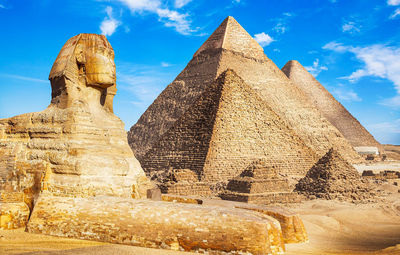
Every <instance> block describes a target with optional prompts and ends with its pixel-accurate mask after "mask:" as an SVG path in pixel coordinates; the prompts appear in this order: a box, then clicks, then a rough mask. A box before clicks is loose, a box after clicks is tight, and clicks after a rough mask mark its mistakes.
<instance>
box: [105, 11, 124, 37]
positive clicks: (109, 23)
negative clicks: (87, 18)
mask: <svg viewBox="0 0 400 255" xmlns="http://www.w3.org/2000/svg"><path fill="white" fill-rule="evenodd" d="M106 13H107V17H106V18H105V19H104V20H103V22H101V24H100V30H101V33H102V34H103V35H105V36H111V35H112V34H114V32H115V30H116V29H117V27H118V26H119V25H120V24H121V22H119V21H118V20H116V19H114V18H113V16H112V7H110V6H107V8H106Z"/></svg>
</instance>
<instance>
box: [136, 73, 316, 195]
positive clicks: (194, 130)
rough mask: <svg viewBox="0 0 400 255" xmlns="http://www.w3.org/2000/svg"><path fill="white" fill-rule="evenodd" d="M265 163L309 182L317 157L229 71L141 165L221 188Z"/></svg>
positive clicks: (151, 171) (211, 85) (163, 136)
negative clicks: (185, 174) (183, 172)
mask: <svg viewBox="0 0 400 255" xmlns="http://www.w3.org/2000/svg"><path fill="white" fill-rule="evenodd" d="M259 159H266V160H268V161H270V162H275V164H276V165H277V166H279V167H280V168H281V169H282V171H281V173H280V174H283V175H285V176H288V175H293V176H304V175H305V174H306V172H307V171H308V169H310V167H311V166H312V165H313V164H314V162H315V161H316V160H317V157H316V155H315V153H314V152H313V151H312V150H311V149H310V148H309V147H307V146H306V145H305V144H304V142H303V141H302V140H301V139H300V137H299V136H298V135H297V134H296V133H295V132H294V131H293V130H292V129H291V128H290V127H289V125H288V123H286V122H285V121H283V120H282V119H281V118H280V117H279V116H278V115H277V114H276V113H275V112H274V111H273V110H272V109H271V108H270V107H269V106H268V105H267V104H266V102H265V101H264V100H262V99H261V97H260V96H259V95H258V93H257V92H256V91H255V90H253V89H252V88H251V87H250V86H249V85H247V84H245V82H244V81H243V80H242V79H241V78H240V77H239V76H238V75H237V74H236V73H235V72H234V71H232V70H231V69H228V70H227V71H225V72H224V73H222V74H221V75H220V76H219V78H218V79H217V80H216V81H215V82H214V83H212V84H210V85H209V86H208V87H207V89H206V90H205V91H204V92H203V93H202V94H201V96H200V97H199V98H198V99H197V100H196V102H195V103H194V104H193V105H192V106H191V107H189V109H188V110H187V111H186V112H185V113H184V114H183V115H182V116H181V117H180V118H179V119H178V120H177V121H176V122H175V123H174V125H173V126H172V127H171V128H170V129H169V130H168V131H167V132H165V133H164V134H163V135H162V137H161V138H160V139H159V140H158V141H157V142H156V143H155V144H154V145H153V147H152V148H151V149H150V150H149V151H148V152H147V153H146V154H145V156H144V157H143V158H142V160H141V164H142V167H143V168H144V169H145V171H147V172H148V173H153V174H154V173H155V172H157V171H168V170H169V169H170V168H172V169H190V170H192V171H193V172H195V173H196V174H197V176H198V180H201V181H205V182H208V183H217V182H224V181H228V180H229V179H230V178H232V177H236V176H238V175H239V174H241V173H242V172H243V171H244V170H245V169H246V168H247V167H248V166H249V165H250V164H251V163H252V162H254V161H258V160H259ZM193 193H195V192H193Z"/></svg>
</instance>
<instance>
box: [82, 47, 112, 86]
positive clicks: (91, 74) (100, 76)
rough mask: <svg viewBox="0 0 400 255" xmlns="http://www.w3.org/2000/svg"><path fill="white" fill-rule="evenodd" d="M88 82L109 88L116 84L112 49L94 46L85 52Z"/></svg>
mask: <svg viewBox="0 0 400 255" xmlns="http://www.w3.org/2000/svg"><path fill="white" fill-rule="evenodd" d="M84 54H85V73H86V84H87V85H90V86H97V87H101V88H108V87H110V86H112V85H114V84H115V80H116V76H115V63H114V52H113V50H112V49H109V48H104V47H93V48H90V49H89V50H87V51H86V52H85V53H84Z"/></svg>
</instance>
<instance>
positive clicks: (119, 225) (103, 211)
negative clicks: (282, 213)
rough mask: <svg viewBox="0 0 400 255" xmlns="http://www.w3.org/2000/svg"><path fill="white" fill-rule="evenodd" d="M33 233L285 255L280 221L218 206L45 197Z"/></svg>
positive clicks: (36, 212) (183, 248)
mask: <svg viewBox="0 0 400 255" xmlns="http://www.w3.org/2000/svg"><path fill="white" fill-rule="evenodd" d="M27 228H28V231H29V232H31V233H42V234H49V235H55V236H63V237H74V238H79V239H87V240H95V241H105V242H111V243H120V244H126V245H134V246H142V247H149V248H162V249H169V250H176V251H194V252H200V253H207V254H208V253H209V254H260V255H261V254H283V252H284V249H285V247H284V239H283V236H282V230H281V227H280V223H279V221H277V220H276V219H274V218H273V217H270V216H268V215H266V214H263V213H257V212H250V211H247V210H240V209H230V208H224V207H218V206H201V205H195V204H185V203H169V202H156V201H150V200H141V199H126V198H117V197H109V196H98V197H92V198H79V199H73V198H69V197H52V196H50V195H45V196H41V197H40V198H39V202H38V205H37V206H36V207H35V209H34V210H33V212H32V216H31V220H30V221H29V224H28V227H27Z"/></svg>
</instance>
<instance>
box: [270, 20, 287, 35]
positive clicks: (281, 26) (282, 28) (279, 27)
mask: <svg viewBox="0 0 400 255" xmlns="http://www.w3.org/2000/svg"><path fill="white" fill-rule="evenodd" d="M273 29H274V30H275V31H276V32H277V33H280V34H284V33H285V32H286V30H287V28H286V26H285V25H284V24H283V23H282V22H278V24H276V25H275V27H274V28H273Z"/></svg>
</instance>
